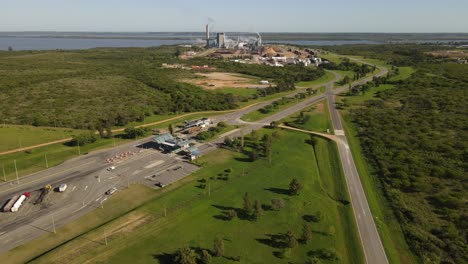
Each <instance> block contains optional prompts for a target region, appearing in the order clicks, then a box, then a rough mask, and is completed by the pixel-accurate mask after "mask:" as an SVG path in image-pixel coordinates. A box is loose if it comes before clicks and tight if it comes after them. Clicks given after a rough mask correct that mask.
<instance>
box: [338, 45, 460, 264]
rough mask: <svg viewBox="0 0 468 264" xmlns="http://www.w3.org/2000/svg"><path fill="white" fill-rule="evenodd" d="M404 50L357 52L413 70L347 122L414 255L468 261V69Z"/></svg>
mask: <svg viewBox="0 0 468 264" xmlns="http://www.w3.org/2000/svg"><path fill="white" fill-rule="evenodd" d="M405 48H406V49H407V50H414V51H415V54H411V53H407V52H406V51H405V50H402V49H398V48H395V47H393V48H392V49H391V50H390V51H389V50H387V49H386V46H375V47H374V46H372V47H370V48H369V49H368V50H367V51H364V49H361V48H358V51H357V52H356V53H358V54H359V53H360V52H361V51H362V52H361V53H366V56H369V57H378V58H381V59H382V58H383V59H388V61H391V62H393V63H397V64H398V65H412V66H413V67H414V68H415V69H416V70H417V72H416V73H414V74H413V75H412V77H411V78H409V79H407V80H405V81H400V82H398V84H396V87H395V88H394V89H390V90H386V91H384V92H381V93H380V94H379V95H378V96H379V97H380V99H382V100H369V101H367V103H366V106H365V107H363V108H358V109H354V110H352V111H351V117H352V120H353V122H355V123H356V125H357V127H358V136H359V137H360V141H361V144H362V147H363V150H364V152H365V154H366V156H367V159H368V160H369V161H370V163H371V165H372V166H373V167H374V168H375V170H376V171H377V175H376V176H377V177H379V179H380V182H381V183H382V186H383V190H384V192H385V196H386V198H387V199H388V201H389V204H390V205H391V207H392V209H393V211H394V213H395V215H396V216H397V218H398V220H399V222H400V224H401V226H402V229H403V232H404V235H405V238H406V240H407V242H408V245H409V246H410V248H411V249H412V251H413V252H414V253H415V254H416V255H417V256H419V257H420V258H421V260H422V262H423V263H467V262H468V247H467V232H466V231H467V230H468V226H467V220H466V219H468V205H467V198H468V196H467V195H468V192H467V190H468V188H467V187H468V186H467V180H468V175H467V169H468V105H467V104H466V102H467V101H468V98H467V92H468V79H467V76H468V65H459V64H455V63H453V62H450V61H448V60H447V61H444V60H443V59H440V58H434V57H432V56H427V55H425V54H424V53H423V51H425V50H427V49H429V48H434V47H431V46H425V45H413V46H411V47H409V46H405ZM341 49H345V48H341ZM346 49H349V48H346ZM381 49H382V52H380V50H381ZM369 50H373V51H369ZM341 51H342V52H343V50H341ZM344 53H346V52H344ZM392 54H394V55H395V57H393V56H392ZM403 54H405V55H403ZM361 55H363V54H361ZM404 57H406V59H404Z"/></svg>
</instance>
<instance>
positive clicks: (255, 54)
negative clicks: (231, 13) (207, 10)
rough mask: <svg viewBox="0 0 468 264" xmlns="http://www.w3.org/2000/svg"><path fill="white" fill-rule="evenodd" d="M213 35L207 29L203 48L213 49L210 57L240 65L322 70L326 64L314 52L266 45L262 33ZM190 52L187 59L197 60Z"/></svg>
mask: <svg viewBox="0 0 468 264" xmlns="http://www.w3.org/2000/svg"><path fill="white" fill-rule="evenodd" d="M230 34H232V35H228V34H226V33H225V32H217V33H212V32H210V25H208V24H207V25H206V26H205V40H204V41H203V44H202V45H201V47H203V48H205V49H212V52H209V53H207V55H206V56H209V57H215V58H220V59H226V60H230V61H232V62H237V63H247V64H265V65H270V66H274V67H284V66H285V65H301V66H304V67H308V66H319V65H320V64H322V63H327V61H322V59H321V58H320V57H319V52H318V51H317V50H312V49H300V48H297V47H293V46H288V45H280V44H278V45H264V44H263V43H262V36H261V35H260V33H258V32H257V33H230ZM195 55H196V53H195V52H193V51H187V52H186V53H185V56H186V57H188V58H189V57H191V56H195Z"/></svg>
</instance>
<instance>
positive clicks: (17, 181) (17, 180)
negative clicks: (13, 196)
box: [14, 160, 19, 185]
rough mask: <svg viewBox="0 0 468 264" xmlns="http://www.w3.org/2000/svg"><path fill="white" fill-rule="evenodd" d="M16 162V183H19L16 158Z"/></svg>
mask: <svg viewBox="0 0 468 264" xmlns="http://www.w3.org/2000/svg"><path fill="white" fill-rule="evenodd" d="M14 163H15V172H16V183H17V184H18V185H19V177H18V168H17V167H16V160H14Z"/></svg>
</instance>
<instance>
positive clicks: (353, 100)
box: [336, 84, 395, 108]
mask: <svg viewBox="0 0 468 264" xmlns="http://www.w3.org/2000/svg"><path fill="white" fill-rule="evenodd" d="M394 87H395V86H394V85H392V84H383V85H380V86H379V87H372V88H371V89H370V90H369V91H367V92H366V93H365V94H364V95H362V94H359V95H347V94H341V95H339V96H337V98H336V99H337V100H336V101H337V102H339V103H342V102H343V100H344V99H346V103H347V104H348V105H350V107H351V108H352V107H359V106H361V105H362V104H364V102H365V101H367V100H378V98H377V97H375V96H376V94H377V93H378V92H381V91H385V90H388V89H392V88H394Z"/></svg>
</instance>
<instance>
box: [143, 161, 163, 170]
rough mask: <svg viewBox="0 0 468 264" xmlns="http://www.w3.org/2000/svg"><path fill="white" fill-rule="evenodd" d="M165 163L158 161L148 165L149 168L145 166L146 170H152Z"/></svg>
mask: <svg viewBox="0 0 468 264" xmlns="http://www.w3.org/2000/svg"><path fill="white" fill-rule="evenodd" d="M163 162H164V161H163V160H158V161H156V162H153V163H151V164H150V165H148V166H145V169H151V168H153V167H156V166H158V165H160V164H161V163H163Z"/></svg>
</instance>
